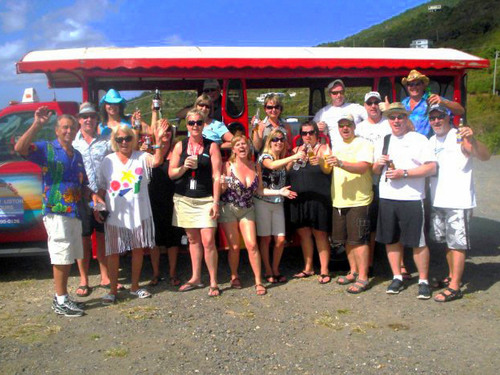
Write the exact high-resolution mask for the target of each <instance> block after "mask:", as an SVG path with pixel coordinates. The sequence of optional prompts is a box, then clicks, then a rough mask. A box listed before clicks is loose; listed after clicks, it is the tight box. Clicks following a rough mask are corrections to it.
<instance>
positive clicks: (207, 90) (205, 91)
mask: <svg viewBox="0 0 500 375" xmlns="http://www.w3.org/2000/svg"><path fill="white" fill-rule="evenodd" d="M217 90H218V89H204V90H203V92H204V93H205V94H208V93H209V92H214V91H217Z"/></svg>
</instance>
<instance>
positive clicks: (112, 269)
mask: <svg viewBox="0 0 500 375" xmlns="http://www.w3.org/2000/svg"><path fill="white" fill-rule="evenodd" d="M107 258H108V262H107V263H108V275H109V282H110V291H109V294H113V295H115V296H116V293H117V287H118V269H119V268H120V255H119V254H111V255H109V256H107Z"/></svg>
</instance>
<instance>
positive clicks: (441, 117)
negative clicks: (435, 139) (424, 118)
mask: <svg viewBox="0 0 500 375" xmlns="http://www.w3.org/2000/svg"><path fill="white" fill-rule="evenodd" d="M445 117H446V115H445V114H444V113H441V114H440V115H437V116H429V121H436V120H444V118H445Z"/></svg>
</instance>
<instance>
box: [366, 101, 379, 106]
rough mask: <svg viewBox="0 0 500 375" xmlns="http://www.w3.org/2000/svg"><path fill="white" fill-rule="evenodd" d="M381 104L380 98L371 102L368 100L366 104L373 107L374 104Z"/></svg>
mask: <svg viewBox="0 0 500 375" xmlns="http://www.w3.org/2000/svg"><path fill="white" fill-rule="evenodd" d="M379 104H380V100H373V101H371V102H366V105H367V106H369V107H371V106H372V105H379Z"/></svg>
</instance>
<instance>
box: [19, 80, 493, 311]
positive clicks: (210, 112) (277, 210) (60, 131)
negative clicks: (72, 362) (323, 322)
mask: <svg viewBox="0 0 500 375" xmlns="http://www.w3.org/2000/svg"><path fill="white" fill-rule="evenodd" d="M402 83H403V85H404V86H406V87H407V88H408V92H409V95H410V96H409V98H407V99H408V100H405V101H403V103H398V102H395V103H391V104H389V103H388V101H387V99H386V100H385V102H384V101H382V98H381V95H380V94H379V93H378V92H376V91H371V92H369V93H367V94H366V95H365V98H364V106H361V105H359V104H354V103H346V102H345V89H346V87H345V85H344V83H343V81H342V80H340V79H336V80H334V81H333V82H331V83H330V84H329V85H328V87H327V90H328V92H329V94H330V97H331V105H328V106H327V107H325V108H323V109H321V110H320V111H319V112H318V113H317V114H316V116H315V117H314V120H312V121H307V122H305V123H303V124H301V126H300V133H299V136H298V137H295V138H293V137H292V132H291V129H290V126H289V125H288V124H287V123H285V122H283V121H282V120H281V117H280V115H281V113H282V111H283V104H282V103H281V100H280V98H279V96H277V95H273V94H271V95H268V96H267V97H266V98H265V101H264V110H265V113H266V117H265V118H264V120H262V121H259V122H258V124H257V125H256V126H255V127H254V129H252V130H251V133H250V135H249V137H247V136H245V135H244V133H242V132H236V133H235V134H232V133H231V132H229V131H228V129H227V127H225V125H224V124H223V123H222V122H221V121H220V120H217V119H216V118H215V116H216V111H214V109H215V103H217V101H218V100H220V98H219V96H220V86H218V82H217V81H215V80H207V81H205V85H206V86H207V87H206V89H207V90H206V92H205V87H204V93H203V94H202V95H201V96H200V97H199V98H198V99H197V100H196V102H195V103H194V105H193V107H191V108H190V109H188V110H186V111H184V112H183V113H182V116H185V119H186V127H187V130H188V136H187V137H186V138H185V139H183V140H182V141H179V142H177V143H175V141H174V134H173V127H172V126H171V125H170V124H169V123H168V121H167V120H164V119H159V116H158V113H157V112H156V111H155V110H153V112H152V120H151V124H146V123H145V122H143V121H142V118H141V114H140V112H135V113H134V114H133V115H132V116H131V117H130V118H127V117H126V116H125V115H124V104H125V100H124V99H123V98H122V97H121V96H120V94H119V93H118V92H117V91H115V90H113V89H111V90H109V91H108V92H107V93H106V95H105V96H104V97H103V98H102V99H101V101H100V116H99V114H98V112H97V111H96V110H95V108H94V107H93V105H92V104H90V103H83V104H82V105H81V107H80V112H79V113H78V115H77V119H75V118H74V117H73V116H69V115H62V116H60V117H59V118H58V121H57V124H56V127H55V134H56V139H55V140H54V141H51V142H48V141H40V142H35V143H32V140H33V138H34V137H35V135H36V133H37V132H38V131H39V130H40V129H41V128H42V127H43V125H44V124H46V123H47V122H48V120H49V117H50V115H51V114H50V113H49V111H48V110H47V108H45V107H41V108H39V109H38V110H37V111H36V112H35V119H34V122H33V125H32V126H31V127H30V128H29V129H28V131H27V132H26V133H25V134H24V135H23V136H22V137H21V138H20V139H19V141H18V142H17V144H16V147H15V149H16V151H17V152H19V153H20V154H21V155H23V156H25V157H26V158H27V159H28V160H30V161H33V162H35V163H37V164H39V165H40V166H41V168H42V175H43V214H44V224H45V227H46V230H47V234H48V249H49V254H50V257H51V263H52V264H53V273H54V281H55V296H54V299H53V302H52V308H53V309H54V311H55V312H56V313H57V314H61V315H65V316H82V315H83V314H84V311H83V306H82V304H81V303H79V302H76V301H75V300H73V299H72V298H70V296H69V295H68V291H67V282H68V276H69V271H70V267H71V264H72V263H74V261H75V260H77V262H78V266H79V271H80V286H79V287H78V289H77V294H78V295H80V296H87V295H89V294H90V293H91V289H90V287H89V284H88V269H89V261H90V258H91V240H90V235H91V233H92V232H94V231H95V232H96V243H97V259H98V261H99V267H100V273H101V282H100V285H101V286H102V287H103V288H107V289H108V293H107V294H106V295H105V296H104V297H103V300H102V302H103V303H104V304H112V303H115V302H116V298H117V294H118V291H119V290H121V289H124V287H123V286H122V285H121V284H119V283H118V277H119V275H118V273H119V261H120V255H121V254H123V253H125V252H127V251H131V253H132V275H131V286H130V290H129V292H130V293H131V294H132V295H134V296H136V297H138V298H148V297H151V292H150V291H149V290H148V289H147V288H143V287H140V285H139V281H140V275H141V270H142V263H143V254H144V251H145V249H149V251H150V254H151V263H152V266H153V279H152V280H151V282H150V283H149V285H150V286H155V285H157V284H158V283H159V282H160V281H161V280H162V278H161V272H160V268H159V259H160V255H159V254H160V251H161V249H162V248H164V249H168V250H167V252H168V259H169V276H170V279H169V281H170V283H171V285H173V286H178V285H180V287H179V291H182V292H185V291H189V290H193V289H198V288H204V287H205V285H204V284H203V282H202V264H203V260H205V264H206V266H207V269H208V273H209V279H210V281H209V288H208V295H209V296H219V295H220V294H221V290H220V289H219V286H218V280H217V270H218V252H217V247H216V241H215V235H216V229H217V227H218V225H220V226H221V228H222V229H223V231H224V234H225V237H226V239H227V244H228V246H229V252H228V263H229V268H230V285H231V287H232V288H236V289H239V288H242V282H241V280H240V277H239V274H238V266H239V258H240V257H239V256H240V239H241V238H242V239H243V242H244V244H245V247H246V249H247V251H248V259H249V261H250V265H251V268H252V271H253V274H254V278H255V292H256V294H257V295H265V294H266V293H267V290H266V286H265V283H264V281H266V282H267V283H283V282H286V281H287V277H286V276H285V275H283V274H282V273H281V272H280V261H281V257H282V255H283V250H284V245H285V234H286V232H287V231H289V230H290V229H292V228H287V225H291V226H292V227H293V230H295V231H296V233H297V234H298V237H299V238H300V245H301V248H302V252H303V256H304V268H303V269H302V270H301V271H300V272H298V273H296V274H295V275H294V277H295V278H306V277H310V276H313V275H315V270H314V264H313V255H314V248H315V247H316V248H317V250H318V254H319V260H320V272H319V275H318V282H319V283H320V284H326V283H329V282H330V281H331V280H332V279H331V276H330V270H329V261H330V241H329V235H330V236H331V240H332V241H333V242H336V243H342V244H344V245H345V248H346V253H347V257H348V261H349V265H350V271H349V273H348V274H347V275H345V276H341V277H339V278H338V279H337V280H336V282H337V283H338V284H341V285H349V286H348V289H347V292H349V293H353V294H357V293H361V292H363V291H365V290H366V289H368V287H369V273H370V269H371V266H372V264H373V249H374V244H375V241H377V242H379V243H381V244H385V246H386V250H387V256H388V260H389V264H390V267H391V270H392V273H393V280H392V282H391V284H390V285H389V287H388V289H387V293H390V294H397V293H399V292H400V291H401V290H403V289H404V276H405V275H404V272H403V271H404V269H403V267H404V265H403V261H402V259H403V251H404V248H405V247H406V248H413V254H414V260H415V263H416V266H417V269H418V274H419V282H418V295H417V296H418V298H420V299H429V298H430V297H431V288H430V286H429V277H428V271H429V270H428V269H429V249H428V247H427V245H426V236H425V232H424V224H425V218H426V212H425V209H424V200H425V199H426V190H427V188H428V187H427V184H426V181H427V179H426V178H427V177H430V188H429V189H430V192H431V196H430V202H431V206H432V211H431V212H430V217H431V228H432V229H431V232H430V234H431V236H432V237H433V238H434V239H435V240H436V241H438V242H446V244H447V254H446V259H447V261H448V265H449V274H448V275H447V277H446V278H444V279H443V283H445V285H446V286H447V288H446V289H445V290H443V291H442V292H441V293H439V294H438V295H437V296H436V297H435V300H436V301H438V302H447V301H451V300H454V299H457V298H460V297H461V296H462V294H461V290H460V283H461V278H462V274H463V269H464V264H465V254H466V250H468V249H469V236H468V223H469V220H470V217H471V210H472V208H473V207H474V206H475V197H474V190H473V184H472V158H473V157H477V158H478V159H480V160H487V159H488V158H489V157H490V154H489V152H488V150H487V148H486V147H485V146H484V145H483V144H482V143H481V142H479V141H478V140H477V139H476V138H475V137H474V133H473V131H472V129H471V128H470V127H466V126H464V127H460V128H459V129H455V128H454V126H453V124H452V120H451V116H452V113H453V114H455V115H461V114H463V111H464V110H463V108H462V107H461V106H460V104H458V103H455V102H451V101H448V100H446V99H444V98H442V97H440V96H438V95H435V94H429V93H428V92H426V91H425V88H426V86H427V85H428V84H429V80H428V78H427V77H426V76H424V75H422V74H420V73H419V72H417V71H412V72H410V74H409V75H408V77H405V78H403V81H402ZM217 90H219V91H218V92H217ZM217 93H218V94H219V96H218V97H217V98H216V97H215V94H217ZM422 108H423V109H422ZM412 116H413V118H412ZM99 117H100V119H101V122H100V123H98V122H99V121H98V119H99ZM426 124H428V125H430V127H427V126H426ZM431 129H432V131H433V132H434V133H435V134H434V135H433V136H432V137H431V138H430V139H428V137H429V136H430V135H431ZM457 139H458V140H459V141H457ZM221 146H223V147H226V148H228V149H230V150H231V154H230V157H229V159H228V160H227V161H223V160H222V157H221V152H220V147H221ZM254 155H257V157H254ZM285 200H287V204H286V205H285ZM90 206H92V207H93V208H90ZM285 211H287V212H288V214H287V215H286V216H287V217H288V221H287V220H286V219H285ZM184 233H185V234H186V235H187V239H188V243H189V254H190V259H191V265H192V275H191V277H190V278H189V279H188V280H187V281H186V282H185V283H183V284H182V285H181V281H180V280H179V278H178V277H177V273H176V263H177V252H178V248H179V246H180V242H181V237H182V235H183V234H184ZM271 244H272V246H273V247H272V251H271ZM262 265H263V267H264V269H263V270H262Z"/></svg>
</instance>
